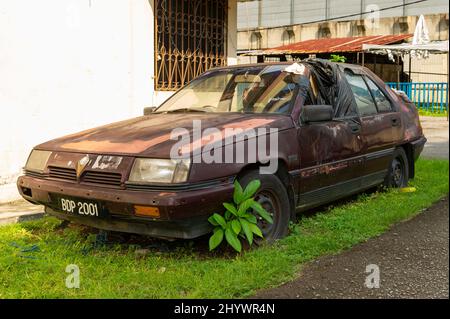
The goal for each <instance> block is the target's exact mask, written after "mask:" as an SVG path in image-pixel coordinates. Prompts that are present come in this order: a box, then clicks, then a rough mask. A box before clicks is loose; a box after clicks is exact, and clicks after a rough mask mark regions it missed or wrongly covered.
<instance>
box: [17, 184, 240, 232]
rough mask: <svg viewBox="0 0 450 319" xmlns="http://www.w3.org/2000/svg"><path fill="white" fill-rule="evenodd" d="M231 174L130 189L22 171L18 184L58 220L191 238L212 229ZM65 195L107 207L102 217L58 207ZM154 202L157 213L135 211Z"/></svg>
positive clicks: (26, 195)
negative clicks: (178, 185) (183, 184)
mask: <svg viewBox="0 0 450 319" xmlns="http://www.w3.org/2000/svg"><path fill="white" fill-rule="evenodd" d="M232 180H233V178H232V177H230V178H228V179H226V180H222V181H220V182H216V183H213V184H208V185H209V186H208V187H206V186H205V187H201V186H200V187H199V186H198V185H195V184H193V185H192V187H187V188H184V189H183V190H160V191H156V190H152V191H147V190H146V191H142V190H129V189H111V188H104V187H93V186H87V185H81V184H77V183H67V182H62V181H56V180H49V179H39V178H34V177H31V176H20V177H19V178H18V180H17V187H18V190H19V192H20V194H21V195H22V197H23V198H25V199H26V200H28V201H30V202H32V203H35V204H41V205H44V206H45V207H46V209H45V211H46V212H47V213H48V214H50V215H53V216H56V217H58V218H60V219H64V220H69V221H74V222H77V223H80V224H84V225H88V226H92V227H95V228H99V229H104V230H111V231H121V232H129V233H136V234H142V235H149V236H154V237H168V238H184V239H189V238H195V237H198V236H201V235H203V234H206V233H208V232H209V231H210V229H211V228H210V225H209V223H208V221H207V218H208V217H209V215H211V214H212V213H214V212H221V211H222V210H223V206H222V203H223V202H225V201H229V200H230V198H231V197H232V193H233V184H232ZM58 196H60V197H61V196H66V197H70V198H80V199H85V200H89V201H96V202H99V203H101V204H102V206H103V207H105V209H106V211H107V214H106V216H104V217H90V216H89V217H88V216H81V215H76V214H68V213H65V212H62V211H60V210H59V208H58V205H57V203H56V202H55V198H56V197H58ZM135 205H141V206H151V207H158V209H159V212H160V217H159V218H151V217H140V216H136V215H135V212H134V206H135Z"/></svg>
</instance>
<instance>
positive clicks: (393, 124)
mask: <svg viewBox="0 0 450 319" xmlns="http://www.w3.org/2000/svg"><path fill="white" fill-rule="evenodd" d="M345 76H346V78H347V81H348V82H349V84H350V87H351V89H352V91H353V93H354V96H355V100H356V106H357V110H358V113H359V116H360V121H361V139H362V143H363V147H362V153H363V154H364V159H365V164H364V178H363V180H362V186H363V188H369V187H371V186H373V185H376V184H378V183H380V182H382V181H383V179H384V177H385V176H386V174H387V169H388V167H389V163H390V161H391V159H392V155H393V152H394V149H395V145H396V143H397V142H398V141H399V140H400V137H401V127H402V126H401V118H400V114H399V113H398V112H397V111H396V110H395V109H394V108H393V103H392V102H391V101H390V99H389V98H388V97H387V94H386V93H385V92H384V91H383V90H382V89H381V88H380V86H379V85H377V84H376V83H375V81H373V80H372V79H371V78H370V77H368V76H367V75H364V74H355V73H353V72H351V71H348V70H346V72H345Z"/></svg>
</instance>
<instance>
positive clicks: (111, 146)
mask: <svg viewBox="0 0 450 319" xmlns="http://www.w3.org/2000/svg"><path fill="white" fill-rule="evenodd" d="M194 120H200V121H201V122H200V123H201V129H202V131H204V130H205V129H207V128H217V129H219V130H220V131H221V132H222V133H223V132H224V131H225V129H226V128H242V129H243V130H250V129H256V128H264V127H265V128H269V127H270V128H277V129H278V130H284V129H287V128H290V127H293V121H292V119H291V118H290V117H289V116H284V115H277V114H239V113H227V114H224V113H204V114H198V113H155V114H151V115H147V116H141V117H137V118H133V119H129V120H125V121H121V122H116V123H112V124H108V125H105V126H100V127H97V128H93V129H90V130H86V131H82V132H79V133H75V134H71V135H67V136H64V137H61V138H57V139H54V140H51V141H48V142H45V143H43V144H40V145H38V146H36V149H42V150H49V151H67V152H80V153H93V154H121V155H130V156H137V155H138V156H144V157H156V158H170V151H171V148H172V146H173V145H174V144H175V143H177V141H178V140H179V138H178V139H171V134H172V132H173V130H174V129H176V128H182V129H185V132H189V137H190V139H191V141H193V142H194V141H195V140H194V136H193V133H192V132H193V123H194V122H193V121H194ZM222 136H223V135H222ZM215 140H216V141H217V139H215ZM207 142H208V141H205V138H204V139H203V140H202V143H200V144H202V146H204V144H206V143H207ZM200 144H199V143H197V144H195V145H200ZM194 148H195V147H194Z"/></svg>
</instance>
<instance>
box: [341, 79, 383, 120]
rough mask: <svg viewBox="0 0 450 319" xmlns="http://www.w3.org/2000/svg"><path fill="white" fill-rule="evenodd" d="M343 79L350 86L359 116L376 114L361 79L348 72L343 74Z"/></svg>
mask: <svg viewBox="0 0 450 319" xmlns="http://www.w3.org/2000/svg"><path fill="white" fill-rule="evenodd" d="M345 77H346V78H347V82H348V83H349V84H350V87H351V89H352V91H353V95H354V96H355V101H356V106H357V108H358V112H359V115H360V116H368V115H374V114H377V113H378V111H377V107H376V105H375V102H374V100H373V98H372V94H370V92H369V89H368V87H367V85H366V82H365V81H364V79H363V77H362V76H361V75H358V74H352V73H350V72H345Z"/></svg>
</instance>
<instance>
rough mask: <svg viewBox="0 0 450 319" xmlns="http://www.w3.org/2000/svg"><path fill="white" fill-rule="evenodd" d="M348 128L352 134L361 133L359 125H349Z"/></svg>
mask: <svg viewBox="0 0 450 319" xmlns="http://www.w3.org/2000/svg"><path fill="white" fill-rule="evenodd" d="M349 126H350V130H351V131H352V133H353V134H356V133H359V132H360V131H361V126H360V125H359V124H356V123H350V124H349Z"/></svg>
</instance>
